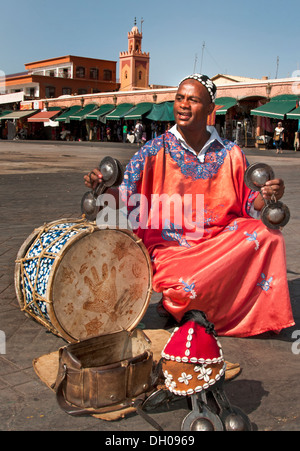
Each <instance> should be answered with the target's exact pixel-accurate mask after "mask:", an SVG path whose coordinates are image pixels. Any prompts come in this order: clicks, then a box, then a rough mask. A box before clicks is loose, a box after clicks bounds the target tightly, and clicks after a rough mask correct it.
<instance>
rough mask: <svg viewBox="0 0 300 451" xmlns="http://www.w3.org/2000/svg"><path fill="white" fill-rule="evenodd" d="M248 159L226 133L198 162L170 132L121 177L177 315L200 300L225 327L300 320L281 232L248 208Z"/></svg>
mask: <svg viewBox="0 0 300 451" xmlns="http://www.w3.org/2000/svg"><path fill="white" fill-rule="evenodd" d="M247 165H248V163H247V160H246V158H245V155H244V154H243V152H242V151H241V149H240V148H239V147H238V146H236V145H234V144H233V143H232V142H229V141H227V140H224V141H223V145H221V144H220V143H219V142H218V141H214V142H213V143H212V144H211V145H210V147H209V149H208V151H207V152H206V154H205V161H204V163H201V162H200V161H199V159H197V156H196V155H194V154H193V153H192V152H190V151H188V150H186V149H184V148H183V147H182V146H181V144H180V143H179V141H178V140H177V139H176V137H175V136H174V135H173V134H172V133H170V132H167V133H165V134H164V135H162V136H160V137H158V138H156V139H154V140H152V141H149V142H148V143H146V145H145V146H144V147H142V148H141V149H140V150H139V151H138V152H137V153H136V154H135V156H134V157H133V158H132V160H131V161H130V162H129V164H128V166H127V168H126V171H125V176H124V181H123V183H122V185H121V186H120V191H121V194H122V198H123V200H125V201H126V200H127V201H128V199H131V200H130V203H131V206H130V205H129V211H130V215H129V219H131V221H132V222H133V227H134V231H135V233H136V234H137V235H138V236H139V237H141V238H142V240H143V242H144V244H145V245H146V247H147V249H148V251H149V254H150V256H151V259H152V262H153V289H154V290H155V291H157V292H162V293H163V295H164V307H165V308H166V310H167V311H169V312H170V313H171V314H172V315H173V316H174V317H175V319H176V320H177V321H180V319H181V318H182V316H183V314H184V313H185V312H186V311H187V310H191V309H199V310H203V311H204V312H205V313H206V315H207V317H208V320H209V321H211V322H212V323H214V325H215V329H216V331H217V333H218V334H219V335H224V336H225V335H227V336H236V337H246V336H251V335H257V334H260V333H263V332H265V331H268V330H276V331H277V330H281V329H283V328H286V327H290V326H293V325H294V324H295V323H294V320H293V316H292V311H291V305H290V298H289V290H288V284H287V278H286V261H285V244H284V240H283V237H282V234H281V232H280V231H277V230H275V231H274V230H271V229H268V228H266V227H265V226H264V224H263V223H262V222H261V221H260V220H259V219H253V218H252V217H251V216H250V215H249V213H250V208H251V205H252V203H253V201H254V199H255V197H256V196H257V193H254V192H252V191H251V190H250V189H249V188H247V187H246V185H245V183H244V173H245V170H246V168H247ZM133 194H137V195H138V196H135V197H131V196H132V195H133ZM162 194H163V195H164V196H163V197H159V196H161V195H162ZM172 196H173V197H172ZM137 200H138V201H139V203H138V204H137ZM159 201H161V202H159ZM168 201H170V202H169V204H168ZM187 218H189V220H187ZM192 226H193V227H194V228H191V227H192Z"/></svg>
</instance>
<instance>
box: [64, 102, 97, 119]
mask: <svg viewBox="0 0 300 451" xmlns="http://www.w3.org/2000/svg"><path fill="white" fill-rule="evenodd" d="M96 108H97V105H96V104H95V103H88V104H87V105H85V106H84V107H83V108H82V109H81V110H80V111H76V112H75V113H73V114H71V115H70V116H69V119H70V121H83V120H84V119H85V118H86V116H87V115H88V114H89V113H91V112H92V111H94V110H96Z"/></svg>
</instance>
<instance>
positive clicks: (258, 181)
mask: <svg viewBox="0 0 300 451" xmlns="http://www.w3.org/2000/svg"><path fill="white" fill-rule="evenodd" d="M274 177H275V175H274V171H273V169H272V168H271V166H269V165H268V164H265V163H254V164H252V165H250V166H248V168H247V170H246V172H245V175H244V180H245V183H246V185H247V186H248V188H250V189H252V190H253V191H259V190H260V189H261V188H262V187H263V186H264V185H265V184H266V182H267V181H268V180H272V179H273V178H274Z"/></svg>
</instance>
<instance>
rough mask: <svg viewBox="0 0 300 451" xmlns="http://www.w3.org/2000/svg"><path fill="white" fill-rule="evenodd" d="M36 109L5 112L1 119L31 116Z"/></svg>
mask: <svg viewBox="0 0 300 451" xmlns="http://www.w3.org/2000/svg"><path fill="white" fill-rule="evenodd" d="M37 112H38V110H18V111H13V112H12V113H8V114H5V115H4V116H2V117H1V120H3V119H5V120H8V119H24V118H26V117H29V116H32V115H33V114H35V113H37Z"/></svg>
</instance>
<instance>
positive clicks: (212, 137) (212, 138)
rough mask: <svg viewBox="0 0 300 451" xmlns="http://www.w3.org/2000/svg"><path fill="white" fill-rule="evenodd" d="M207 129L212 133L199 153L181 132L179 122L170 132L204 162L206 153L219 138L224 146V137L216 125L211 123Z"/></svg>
mask: <svg viewBox="0 0 300 451" xmlns="http://www.w3.org/2000/svg"><path fill="white" fill-rule="evenodd" d="M206 130H207V131H208V132H209V133H210V137H209V138H208V140H207V141H206V143H205V144H204V146H203V147H202V149H201V150H200V152H199V153H197V152H196V151H195V150H194V149H193V148H192V147H190V146H189V145H188V144H187V143H186V141H185V139H184V138H183V136H182V135H181V134H180V133H179V131H178V128H177V124H175V125H174V126H173V127H172V128H171V129H170V130H169V132H170V133H172V134H173V135H174V136H175V137H176V138H177V139H178V141H179V142H180V144H181V145H182V146H183V147H184V148H185V149H187V150H189V151H190V152H192V153H193V154H195V155H197V158H198V159H199V161H200V163H204V160H205V154H206V152H207V150H208V148H209V147H210V145H211V144H212V143H213V142H214V141H215V140H217V141H218V142H219V143H220V144H221V145H222V146H223V147H225V146H224V143H223V141H222V139H221V138H220V136H219V133H218V132H217V130H216V128H215V127H212V126H210V125H208V126H207V127H206Z"/></svg>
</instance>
